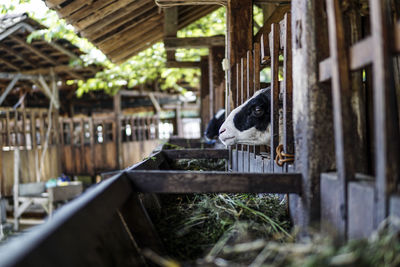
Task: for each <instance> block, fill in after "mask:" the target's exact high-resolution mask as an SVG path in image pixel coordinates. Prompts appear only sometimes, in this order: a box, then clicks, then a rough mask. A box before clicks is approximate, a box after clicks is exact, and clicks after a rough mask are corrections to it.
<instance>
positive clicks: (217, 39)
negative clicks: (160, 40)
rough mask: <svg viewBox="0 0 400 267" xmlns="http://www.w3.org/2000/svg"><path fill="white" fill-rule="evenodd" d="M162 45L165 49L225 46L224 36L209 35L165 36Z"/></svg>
mask: <svg viewBox="0 0 400 267" xmlns="http://www.w3.org/2000/svg"><path fill="white" fill-rule="evenodd" d="M164 46H165V49H166V50H175V49H177V48H203V47H206V48H207V47H210V46H225V36H223V35H221V36H209V37H186V38H178V37H165V38H164Z"/></svg>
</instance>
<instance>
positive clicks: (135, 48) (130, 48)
mask: <svg viewBox="0 0 400 267" xmlns="http://www.w3.org/2000/svg"><path fill="white" fill-rule="evenodd" d="M144 24H146V23H144ZM161 25H162V23H161V22H160V21H159V20H157V22H156V23H148V25H143V28H140V29H139V30H134V31H131V32H127V33H125V35H124V36H122V37H121V38H120V39H117V40H116V41H115V42H116V43H112V42H110V41H107V43H106V44H103V45H99V47H101V49H102V51H103V50H104V52H105V53H106V54H107V55H108V56H110V57H112V58H113V60H114V61H121V59H127V58H129V57H130V56H132V54H134V53H137V52H140V51H141V50H143V49H144V48H146V47H149V46H151V45H152V44H153V43H155V42H156V41H157V40H159V39H160V38H161V36H162V33H161V31H160V32H158V31H159V27H161ZM113 37H114V36H113ZM138 40H140V42H138Z"/></svg>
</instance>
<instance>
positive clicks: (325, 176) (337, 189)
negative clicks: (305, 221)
mask: <svg viewBox="0 0 400 267" xmlns="http://www.w3.org/2000/svg"><path fill="white" fill-rule="evenodd" d="M320 179H321V231H323V232H331V230H332V229H335V233H334V234H335V235H337V237H339V238H340V239H343V231H344V229H345V228H346V220H345V216H346V213H347V206H345V205H344V204H343V191H342V190H343V184H342V182H341V181H340V180H339V178H338V175H337V173H334V172H331V173H321V177H320Z"/></svg>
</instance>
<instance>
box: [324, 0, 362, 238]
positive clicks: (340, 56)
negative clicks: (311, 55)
mask: <svg viewBox="0 0 400 267" xmlns="http://www.w3.org/2000/svg"><path fill="white" fill-rule="evenodd" d="M326 3H327V13H328V29H329V31H328V32H329V48H330V56H331V58H332V62H331V63H332V95H333V115H334V116H333V118H334V132H335V148H336V168H337V173H338V179H339V183H341V188H340V189H339V190H340V192H342V196H341V197H340V198H339V199H338V200H337V201H338V202H340V203H341V205H343V206H344V207H346V205H347V203H348V202H347V182H348V181H350V180H353V179H354V173H355V162H354V161H355V159H354V157H353V156H352V152H353V147H352V142H353V141H354V140H356V135H355V131H354V121H355V118H354V113H353V110H352V108H351V99H352V98H351V95H352V92H351V82H350V72H349V71H350V70H349V61H348V54H347V51H348V50H347V44H346V41H345V32H344V26H343V19H342V14H341V10H340V4H339V1H337V0H327V2H326ZM346 217H347V210H344V218H346ZM346 234H347V226H346V225H345V228H344V229H339V235H340V236H341V237H342V238H344V237H345V236H346Z"/></svg>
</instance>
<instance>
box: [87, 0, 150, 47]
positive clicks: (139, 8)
mask: <svg viewBox="0 0 400 267" xmlns="http://www.w3.org/2000/svg"><path fill="white" fill-rule="evenodd" d="M155 8H157V7H155V6H154V3H153V2H152V1H149V2H146V1H143V2H142V1H135V2H132V3H130V4H129V5H127V6H126V7H125V8H122V9H119V10H118V11H116V12H114V13H112V14H110V15H109V16H107V17H104V18H101V19H100V20H98V21H97V22H96V23H93V24H91V25H90V26H88V27H86V28H84V29H82V30H81V32H80V33H81V35H82V36H83V37H86V38H88V39H90V40H96V39H98V38H100V37H101V36H105V35H107V34H109V33H110V32H112V31H114V30H116V29H117V28H119V27H121V26H122V25H131V24H133V23H135V22H136V21H138V20H139V19H140V18H143V17H145V18H146V17H149V13H154V12H155V10H153V9H155ZM133 12H134V14H135V17H134V18H132V13H133Z"/></svg>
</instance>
